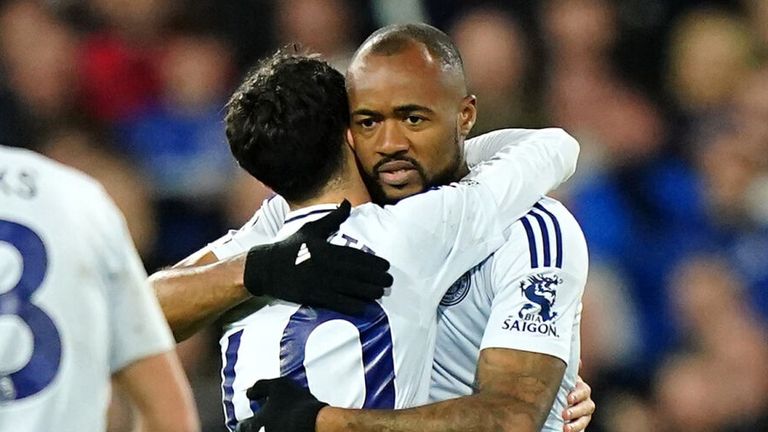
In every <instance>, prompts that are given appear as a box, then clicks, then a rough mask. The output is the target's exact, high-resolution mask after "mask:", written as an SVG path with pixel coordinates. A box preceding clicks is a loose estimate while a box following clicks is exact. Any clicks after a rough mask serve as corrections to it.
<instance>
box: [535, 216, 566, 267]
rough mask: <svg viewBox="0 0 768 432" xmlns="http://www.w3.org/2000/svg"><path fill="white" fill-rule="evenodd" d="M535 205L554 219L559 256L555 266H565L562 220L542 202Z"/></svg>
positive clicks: (556, 247) (556, 246)
mask: <svg viewBox="0 0 768 432" xmlns="http://www.w3.org/2000/svg"><path fill="white" fill-rule="evenodd" d="M533 206H534V207H536V208H537V209H539V210H541V211H542V212H544V213H546V214H547V216H549V218H550V219H552V223H553V224H554V226H555V249H556V251H557V258H556V259H555V267H557V268H563V254H564V253H565V251H564V250H563V233H562V231H561V230H560V222H559V221H558V220H557V217H555V215H554V214H552V212H550V211H549V210H547V209H546V208H545V207H544V206H543V205H541V204H540V203H536V204H534V205H533Z"/></svg>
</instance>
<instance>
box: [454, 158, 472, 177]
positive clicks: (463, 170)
mask: <svg viewBox="0 0 768 432" xmlns="http://www.w3.org/2000/svg"><path fill="white" fill-rule="evenodd" d="M467 174H469V165H467V162H466V161H463V160H462V161H461V163H460V164H459V167H458V168H457V169H456V173H455V174H454V176H453V181H459V180H461V179H463V178H464V177H466V176H467Z"/></svg>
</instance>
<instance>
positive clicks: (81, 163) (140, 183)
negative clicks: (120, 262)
mask: <svg viewBox="0 0 768 432" xmlns="http://www.w3.org/2000/svg"><path fill="white" fill-rule="evenodd" d="M37 147H39V148H40V150H41V151H42V152H43V154H45V155H46V156H48V157H50V158H52V159H54V160H56V161H58V162H61V163H63V164H66V165H69V166H71V167H74V168H76V169H79V170H81V171H83V172H85V173H86V174H88V175H90V176H91V177H94V178H95V179H96V180H98V181H99V182H100V183H101V184H102V185H103V186H104V189H106V191H107V193H108V194H109V196H110V197H112V199H113V200H114V201H115V204H117V207H118V208H119V209H120V211H121V212H122V213H123V214H124V216H125V219H126V222H127V224H128V231H129V232H130V233H131V237H132V238H134V239H136V241H135V243H136V249H137V250H138V251H139V254H140V255H141V257H142V258H143V259H144V260H145V262H146V260H147V259H149V258H151V253H152V250H153V247H154V245H155V235H156V226H155V214H154V211H153V208H152V205H151V203H152V201H151V199H150V194H149V190H148V185H147V183H146V182H145V181H144V176H143V175H141V174H140V172H139V171H138V170H137V169H136V167H134V166H133V165H131V164H130V163H129V162H128V161H127V160H126V159H125V158H124V157H121V155H120V154H119V153H115V152H113V151H112V150H111V142H110V140H109V139H107V138H106V137H105V134H104V133H102V132H101V131H99V130H98V129H97V128H94V127H93V126H90V125H86V124H84V123H78V122H69V123H62V124H58V125H55V126H52V127H51V128H50V129H49V130H48V131H46V132H45V133H44V134H43V136H42V138H41V139H40V142H39V143H38V146H37Z"/></svg>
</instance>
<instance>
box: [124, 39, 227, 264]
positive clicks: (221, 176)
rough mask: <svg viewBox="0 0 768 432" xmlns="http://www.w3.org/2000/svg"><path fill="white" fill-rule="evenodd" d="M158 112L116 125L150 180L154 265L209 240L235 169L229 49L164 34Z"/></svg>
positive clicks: (215, 41) (153, 110)
mask: <svg viewBox="0 0 768 432" xmlns="http://www.w3.org/2000/svg"><path fill="white" fill-rule="evenodd" d="M155 62H156V64H157V66H158V67H157V76H158V77H159V79H160V84H161V93H160V96H159V99H158V102H157V103H156V104H152V105H150V106H148V107H146V108H143V109H141V110H140V111H138V112H136V113H135V114H134V115H132V116H130V117H126V118H125V119H124V120H123V121H121V122H119V123H118V129H119V131H120V137H121V138H122V140H121V141H122V142H121V144H120V145H121V146H122V147H123V148H124V150H125V151H126V153H127V154H129V155H130V156H131V157H132V158H133V159H134V160H135V161H137V163H138V164H139V166H140V167H141V168H142V171H143V172H145V173H146V174H147V175H148V176H149V179H150V182H149V184H150V185H151V187H152V193H153V199H154V200H155V202H156V203H157V204H158V206H159V208H158V212H159V214H158V216H159V223H160V224H161V230H160V233H161V237H160V239H159V243H158V246H159V248H158V249H157V250H156V253H157V256H158V259H161V260H162V261H164V262H165V260H173V259H176V258H178V256H179V255H183V254H186V253H188V252H189V251H190V250H191V249H189V248H190V247H191V248H194V247H195V245H198V244H200V243H205V242H207V241H208V240H210V237H209V236H210V235H211V230H213V229H216V227H218V226H219V225H220V224H221V218H222V211H221V210H220V203H221V202H222V201H223V199H224V196H225V193H226V191H227V189H228V188H229V186H230V183H231V181H232V180H233V178H234V177H233V176H234V172H235V164H234V162H233V161H232V158H231V156H230V154H229V151H228V147H227V142H226V137H225V136H224V130H223V128H222V120H223V117H222V116H223V113H222V107H223V106H224V104H225V101H226V96H227V94H228V92H229V83H230V82H231V81H232V76H233V69H234V67H233V59H232V54H231V52H230V50H229V48H228V46H227V44H226V43H225V42H224V41H223V40H221V39H219V38H218V37H216V36H215V35H213V34H210V33H206V32H196V31H187V30H184V31H178V32H174V33H169V34H167V35H166V37H165V39H164V44H163V47H162V48H161V49H158V57H157V58H156V60H155Z"/></svg>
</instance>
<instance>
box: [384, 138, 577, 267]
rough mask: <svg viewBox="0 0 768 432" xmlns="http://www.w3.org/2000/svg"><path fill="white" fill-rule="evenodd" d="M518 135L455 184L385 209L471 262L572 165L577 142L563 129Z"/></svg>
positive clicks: (437, 246) (442, 250)
mask: <svg viewBox="0 0 768 432" xmlns="http://www.w3.org/2000/svg"><path fill="white" fill-rule="evenodd" d="M500 136H501V135H500ZM517 137H518V136H517V135H515V140H514V141H512V142H508V143H507V145H506V146H504V147H503V148H502V149H501V150H500V151H499V152H497V153H496V154H495V155H494V157H493V158H491V159H490V160H488V161H486V162H483V163H481V164H479V165H478V166H477V167H475V168H474V169H473V170H472V172H470V174H469V175H467V176H466V177H465V178H464V179H462V180H461V181H460V182H459V183H453V184H451V185H449V186H443V187H440V188H437V189H433V190H431V191H427V192H425V193H423V194H418V195H414V196H412V197H409V198H406V199H404V200H402V201H400V202H399V203H398V204H397V205H394V206H388V209H389V210H390V211H392V213H394V214H395V217H396V219H399V220H400V222H401V224H402V225H404V226H411V227H415V228H417V229H419V230H421V232H422V235H423V233H426V234H427V241H431V242H433V243H432V247H433V248H434V251H435V254H436V255H437V256H448V255H450V254H451V253H467V254H469V255H470V256H472V258H473V259H471V260H470V261H476V255H477V253H478V252H476V251H473V250H472V249H478V251H479V252H480V253H482V252H486V253H485V255H482V256H481V257H480V258H484V257H485V256H487V255H489V254H490V253H492V252H493V251H494V250H496V248H498V247H499V246H500V243H497V241H499V239H498V237H501V241H502V242H503V239H504V234H505V232H504V231H505V229H506V228H508V227H509V226H510V225H512V224H513V223H514V221H515V220H517V219H518V218H519V217H521V216H522V215H524V214H525V213H526V212H527V211H528V210H529V209H530V208H531V206H533V204H535V203H536V202H537V201H538V200H539V199H540V198H541V197H542V196H543V195H544V194H546V193H547V192H549V191H550V190H552V189H554V188H556V187H557V186H558V185H560V183H562V182H563V181H565V180H567V179H568V178H569V177H570V176H571V175H572V174H573V172H574V171H575V169H576V160H577V158H578V153H579V144H578V142H576V140H575V139H573V137H571V136H570V135H568V134H567V133H566V132H565V131H563V130H562V129H542V130H539V131H536V132H535V133H531V134H529V135H527V136H526V138H524V139H522V140H518V139H517ZM415 240H416V241H419V242H420V241H423V240H419V239H415ZM475 264H476V262H475ZM459 276H460V275H459ZM457 278H458V276H457Z"/></svg>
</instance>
